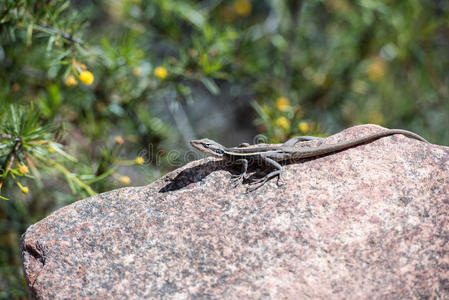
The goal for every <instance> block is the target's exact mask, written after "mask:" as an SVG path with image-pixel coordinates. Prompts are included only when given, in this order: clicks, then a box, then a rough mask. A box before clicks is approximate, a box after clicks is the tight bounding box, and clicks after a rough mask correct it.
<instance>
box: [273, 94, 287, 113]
mask: <svg viewBox="0 0 449 300" xmlns="http://www.w3.org/2000/svg"><path fill="white" fill-rule="evenodd" d="M276 108H277V110H279V111H287V110H288V109H289V108H290V100H288V98H286V97H279V98H277V99H276Z"/></svg>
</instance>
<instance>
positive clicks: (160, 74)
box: [154, 67, 168, 79]
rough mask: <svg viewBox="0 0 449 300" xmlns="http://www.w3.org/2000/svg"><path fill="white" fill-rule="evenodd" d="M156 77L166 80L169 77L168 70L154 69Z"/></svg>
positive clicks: (162, 68)
mask: <svg viewBox="0 0 449 300" xmlns="http://www.w3.org/2000/svg"><path fill="white" fill-rule="evenodd" d="M154 75H155V76H156V77H157V78H159V79H165V78H166V77H167V75H168V73H167V69H166V68H164V67H157V68H155V69H154Z"/></svg>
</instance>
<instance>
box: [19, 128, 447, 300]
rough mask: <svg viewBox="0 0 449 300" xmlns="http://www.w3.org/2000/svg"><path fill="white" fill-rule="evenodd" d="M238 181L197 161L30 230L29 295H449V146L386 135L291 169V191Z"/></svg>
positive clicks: (215, 165)
mask: <svg viewBox="0 0 449 300" xmlns="http://www.w3.org/2000/svg"><path fill="white" fill-rule="evenodd" d="M378 130H381V128H380V127H378V126H357V127H353V128H350V129H347V130H345V131H343V132H341V133H339V134H337V135H334V136H331V137H329V138H328V139H326V140H325V141H324V142H325V143H335V142H339V141H344V140H348V139H352V138H355V137H359V136H363V135H366V134H369V133H372V132H375V131H378ZM313 143H322V142H317V141H314V142H313ZM313 143H311V144H313ZM309 144H310V143H309V142H308V144H304V145H309ZM231 173H236V171H233V170H232V169H229V168H228V167H224V166H223V165H222V164H221V163H220V162H219V161H217V160H214V159H205V160H200V161H195V162H192V163H190V164H187V165H186V166H184V167H182V168H179V169H178V170H176V171H174V172H172V173H170V174H168V175H167V176H165V177H164V178H162V179H160V180H158V181H156V182H154V183H152V184H150V185H148V186H145V187H137V188H124V189H119V190H114V191H111V192H108V193H104V194H101V195H98V196H95V197H91V198H88V199H85V200H82V201H78V202H76V203H74V204H72V205H69V206H67V207H64V208H62V209H60V210H58V211H56V212H55V213H53V214H52V215H50V216H49V217H47V218H45V219H44V220H42V221H40V222H38V223H36V224H34V225H32V226H31V227H29V228H28V230H27V231H26V233H25V234H24V235H23V237H22V243H21V250H22V255H23V269H24V273H25V278H26V281H27V285H28V288H29V292H30V296H31V297H32V298H36V299H55V298H59V299H62V298H67V299H75V298H79V299H82V298H84V299H92V298H95V299H99V298H100V299H113V298H114V299H142V298H164V299H166V298H169V299H172V298H173V299H193V298H200V299H232V298H234V299H236V298H239V299H240V298H243V299H244V298H257V299H260V298H265V299H306V298H311V299H361V298H362V299H367V298H369V299H410V298H416V299H421V298H422V299H428V298H432V297H433V298H438V299H449V148H448V147H444V146H437V145H432V144H425V143H422V142H419V141H416V140H413V139H410V138H406V137H404V136H401V135H395V136H391V137H385V138H382V139H379V140H377V141H375V142H372V143H368V144H364V145H361V146H358V147H354V148H351V149H348V150H346V151H342V152H339V153H335V154H332V155H327V156H322V157H319V158H316V159H307V160H303V161H300V162H298V163H295V164H290V165H286V166H285V172H284V179H283V180H284V185H283V186H281V187H278V186H277V185H276V182H275V180H272V181H271V182H269V183H267V184H266V185H265V186H263V187H262V188H260V189H258V190H256V191H255V192H252V193H246V192H245V190H246V187H245V186H241V187H238V188H233V187H232V186H231V185H230V184H229V179H230V176H231Z"/></svg>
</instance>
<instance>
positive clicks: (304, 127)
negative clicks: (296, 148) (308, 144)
mask: <svg viewBox="0 0 449 300" xmlns="http://www.w3.org/2000/svg"><path fill="white" fill-rule="evenodd" d="M298 129H299V131H301V132H307V131H309V129H310V126H309V123H307V122H305V121H301V122H299V124H298Z"/></svg>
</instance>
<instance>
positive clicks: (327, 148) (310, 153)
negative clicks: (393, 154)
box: [293, 129, 428, 159]
mask: <svg viewBox="0 0 449 300" xmlns="http://www.w3.org/2000/svg"><path fill="white" fill-rule="evenodd" d="M394 134H402V135H405V136H408V137H411V138H414V139H417V140H419V141H422V142H426V143H428V141H427V140H426V139H424V138H423V137H421V136H420V135H418V134H416V133H413V132H411V131H407V130H403V129H389V130H384V131H380V132H377V133H374V134H370V135H367V136H364V137H361V138H358V139H354V140H352V141H349V142H341V143H338V144H330V145H323V146H319V147H313V148H311V149H298V150H297V151H296V152H295V153H294V155H293V158H295V159H298V158H307V157H314V156H319V155H323V154H328V153H332V152H336V151H341V150H344V149H348V148H351V147H354V146H357V145H360V144H363V143H366V142H371V141H374V140H377V139H380V138H382V137H385V136H389V135H394Z"/></svg>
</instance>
